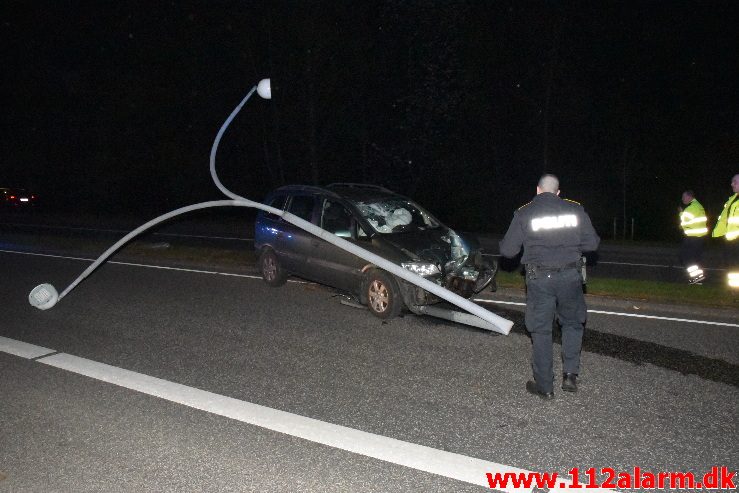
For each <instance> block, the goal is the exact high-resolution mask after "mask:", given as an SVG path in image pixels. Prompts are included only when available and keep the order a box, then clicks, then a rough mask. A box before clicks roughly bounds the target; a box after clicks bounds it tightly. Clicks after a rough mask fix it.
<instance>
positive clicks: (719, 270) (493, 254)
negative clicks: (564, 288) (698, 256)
mask: <svg viewBox="0 0 739 493" xmlns="http://www.w3.org/2000/svg"><path fill="white" fill-rule="evenodd" d="M482 256H483V257H500V255H499V254H495V253H483V254H482ZM598 264H608V265H628V266H630V267H655V268H658V269H680V270H683V269H685V267H683V266H681V265H662V264H635V263H631V262H609V261H606V260H599V261H598V263H597V264H594V265H588V267H589V268H591V267H596V266H597V265H598ZM703 270H705V271H708V270H713V271H716V272H723V271H725V270H726V269H718V268H713V267H704V268H703Z"/></svg>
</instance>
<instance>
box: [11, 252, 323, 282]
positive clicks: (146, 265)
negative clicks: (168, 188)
mask: <svg viewBox="0 0 739 493" xmlns="http://www.w3.org/2000/svg"><path fill="white" fill-rule="evenodd" d="M0 253H17V254H18V255H31V256H35V257H49V258H60V259H65V260H81V261H83V262H94V261H95V259H89V258H84V257H68V256H65V255H52V254H48V253H35V252H19V251H15V250H2V249H0ZM106 263H108V264H115V265H128V266H132V267H144V268H147V269H161V270H175V271H181V272H192V273H195V274H210V275H216V276H228V277H243V278H246V279H261V278H262V276H256V275H253V274H236V273H233V272H218V271H214V270H199V269H187V268H184V267H168V266H166V265H152V264H138V263H134V262H119V261H115V260H108V261H107V262H106ZM287 282H294V283H297V284H313V283H311V282H309V281H302V280H300V279H288V280H287Z"/></svg>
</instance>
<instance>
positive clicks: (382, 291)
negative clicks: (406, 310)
mask: <svg viewBox="0 0 739 493" xmlns="http://www.w3.org/2000/svg"><path fill="white" fill-rule="evenodd" d="M366 294H367V307H368V308H369V310H370V311H371V312H372V314H373V315H374V316H376V317H378V318H382V319H389V318H393V317H397V316H398V315H399V314H400V310H401V309H402V308H403V300H402V299H401V297H400V289H399V288H398V283H397V282H396V281H395V278H393V277H392V276H391V275H390V274H388V273H387V272H384V271H381V270H375V271H372V272H371V273H370V274H369V275H368V277H367V284H366Z"/></svg>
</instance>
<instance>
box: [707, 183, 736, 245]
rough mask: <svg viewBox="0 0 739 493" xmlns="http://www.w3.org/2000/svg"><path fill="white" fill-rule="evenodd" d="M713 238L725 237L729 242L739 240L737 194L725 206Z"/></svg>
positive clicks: (714, 229)
mask: <svg viewBox="0 0 739 493" xmlns="http://www.w3.org/2000/svg"><path fill="white" fill-rule="evenodd" d="M712 236H713V237H714V238H718V237H720V236H724V237H726V240H727V241H733V240H736V239H737V238H739V198H737V194H734V195H732V196H731V197H729V200H727V201H726V204H724V210H722V211H721V215H720V216H719V217H718V220H717V221H716V227H715V228H713V234H712Z"/></svg>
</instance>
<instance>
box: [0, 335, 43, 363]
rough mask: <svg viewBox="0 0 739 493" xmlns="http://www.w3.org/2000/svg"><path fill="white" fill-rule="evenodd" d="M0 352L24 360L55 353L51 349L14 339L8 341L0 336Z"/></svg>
mask: <svg viewBox="0 0 739 493" xmlns="http://www.w3.org/2000/svg"><path fill="white" fill-rule="evenodd" d="M0 351H2V352H3V353H8V354H12V355H15V356H20V357H21V358H26V359H34V358H38V357H40V356H44V355H46V354H52V353H55V352H56V351H54V350H53V349H48V348H45V347H41V346H36V345H35V344H28V343H27V342H23V341H16V340H15V339H8V338H7V337H2V336H0Z"/></svg>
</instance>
